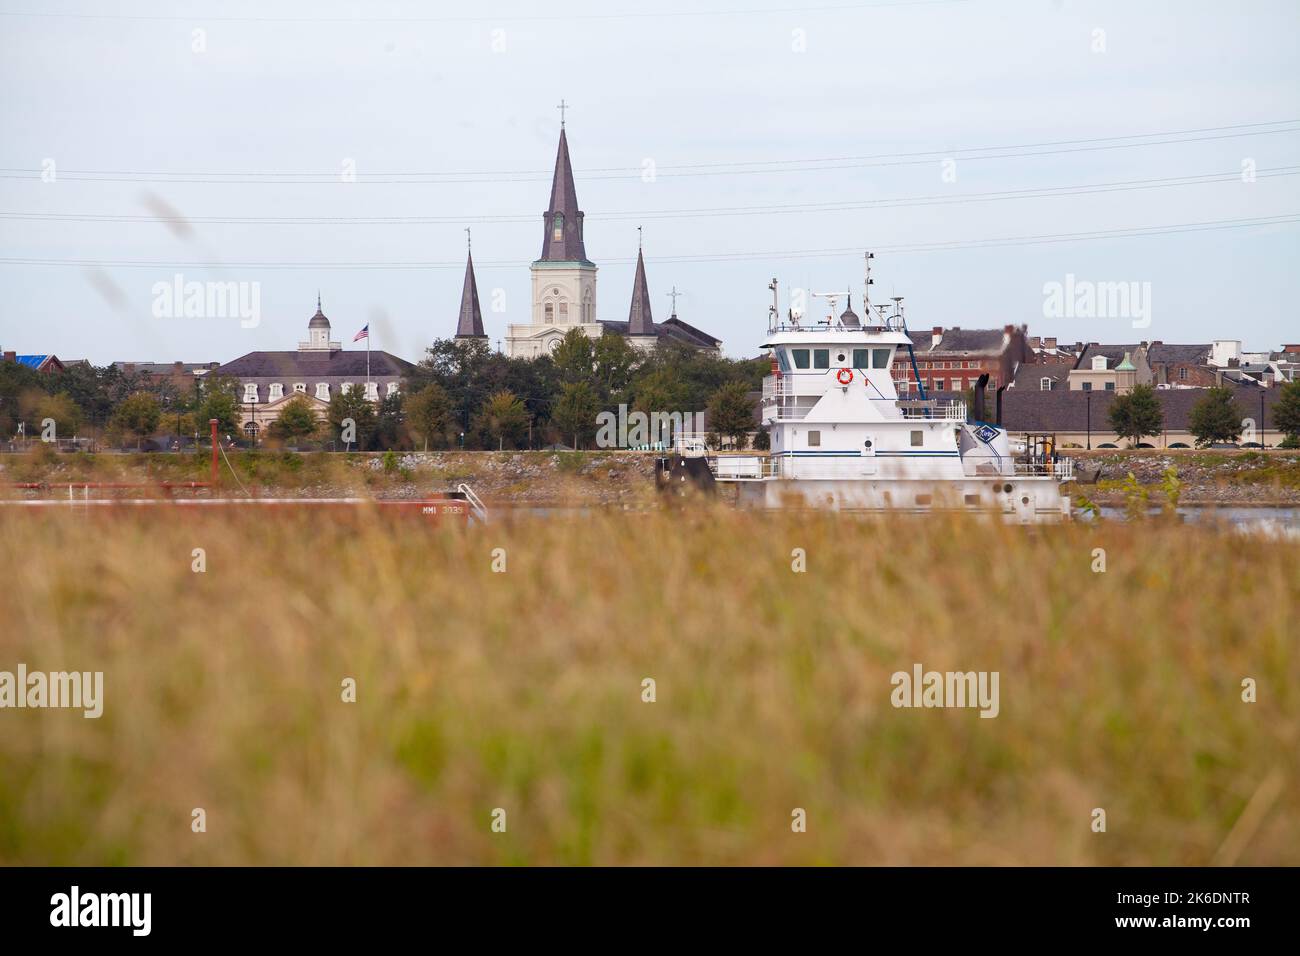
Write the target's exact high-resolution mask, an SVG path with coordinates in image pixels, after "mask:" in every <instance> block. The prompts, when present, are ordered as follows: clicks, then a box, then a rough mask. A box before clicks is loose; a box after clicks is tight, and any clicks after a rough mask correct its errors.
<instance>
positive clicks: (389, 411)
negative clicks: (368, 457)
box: [370, 392, 410, 451]
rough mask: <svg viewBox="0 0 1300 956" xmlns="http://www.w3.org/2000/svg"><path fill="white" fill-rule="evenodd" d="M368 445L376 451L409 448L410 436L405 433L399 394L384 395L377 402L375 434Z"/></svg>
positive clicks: (403, 414) (403, 415) (403, 413)
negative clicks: (377, 411)
mask: <svg viewBox="0 0 1300 956" xmlns="http://www.w3.org/2000/svg"><path fill="white" fill-rule="evenodd" d="M370 444H371V447H372V448H373V449H375V450H376V451H388V450H390V449H393V448H405V447H408V446H409V444H410V436H409V435H407V433H406V414H405V412H404V411H403V401H402V393H401V392H396V393H393V394H391V395H385V396H384V397H383V398H381V399H380V400H379V413H378V415H377V416H376V417H375V434H374V437H373V438H372V439H371V442H370Z"/></svg>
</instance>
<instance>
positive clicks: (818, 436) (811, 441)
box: [808, 431, 822, 448]
mask: <svg viewBox="0 0 1300 956" xmlns="http://www.w3.org/2000/svg"><path fill="white" fill-rule="evenodd" d="M821 444H822V433H821V432H818V431H812V432H809V433H808V447H809V448H820V447H821Z"/></svg>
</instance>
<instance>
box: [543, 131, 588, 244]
mask: <svg viewBox="0 0 1300 956" xmlns="http://www.w3.org/2000/svg"><path fill="white" fill-rule="evenodd" d="M542 218H543V222H544V230H545V232H544V234H543V238H542V254H541V256H540V258H539V261H541V262H586V261H587V250H586V247H585V246H584V245H583V242H582V210H581V209H579V208H578V193H577V191H576V190H575V189H574V185H573V164H572V163H571V162H570V161H569V139H568V136H567V134H566V133H565V131H564V127H563V126H561V127H560V146H559V149H558V150H557V151H556V153H555V176H554V178H553V179H552V180H551V205H550V207H549V208H548V209H547V210H546V212H545V213H544V214H543V217H542Z"/></svg>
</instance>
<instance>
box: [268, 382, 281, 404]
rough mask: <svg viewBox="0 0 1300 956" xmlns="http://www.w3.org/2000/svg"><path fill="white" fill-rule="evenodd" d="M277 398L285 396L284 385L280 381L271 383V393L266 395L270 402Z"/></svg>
mask: <svg viewBox="0 0 1300 956" xmlns="http://www.w3.org/2000/svg"><path fill="white" fill-rule="evenodd" d="M277 398H284V385H283V384H282V383H280V382H272V383H271V394H270V395H268V396H267V397H266V400H267V401H268V402H273V401H275V400H276V399H277Z"/></svg>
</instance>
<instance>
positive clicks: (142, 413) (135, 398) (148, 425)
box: [113, 392, 162, 450]
mask: <svg viewBox="0 0 1300 956" xmlns="http://www.w3.org/2000/svg"><path fill="white" fill-rule="evenodd" d="M161 420H162V407H161V406H159V404H158V399H156V398H154V397H153V395H151V394H150V393H149V392H136V393H135V394H134V395H128V396H127V397H126V398H124V399H122V401H121V403H120V404H119V405H118V406H117V410H116V411H114V412H113V423H114V424H115V425H117V427H118V428H121V429H122V430H123V431H126V432H129V433H131V434H132V435H134V436H135V447H136V449H137V450H139V448H140V441H141V440H142V439H143V438H144V437H145V436H147V435H152V434H153V433H154V432H155V431H157V430H158V423H159V422H160V421H161Z"/></svg>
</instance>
